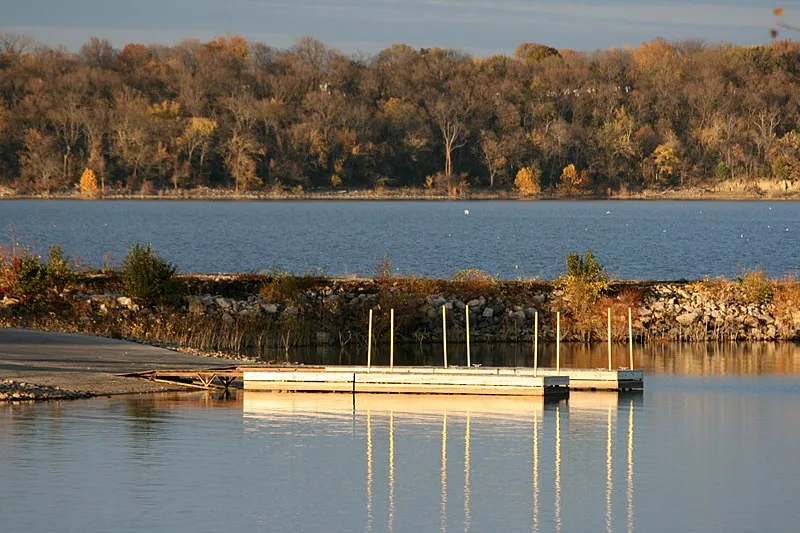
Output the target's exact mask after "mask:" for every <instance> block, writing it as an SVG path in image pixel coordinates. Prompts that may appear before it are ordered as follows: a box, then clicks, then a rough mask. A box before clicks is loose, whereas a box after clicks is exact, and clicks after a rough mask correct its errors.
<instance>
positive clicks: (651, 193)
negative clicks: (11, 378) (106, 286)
mask: <svg viewBox="0 0 800 533" xmlns="http://www.w3.org/2000/svg"><path fill="white" fill-rule="evenodd" d="M762 186H763V187H761V188H753V187H751V186H745V185H744V184H742V183H735V182H731V183H722V184H720V185H719V186H717V187H716V188H714V189H703V188H675V189H662V190H642V191H639V192H619V193H615V194H613V195H592V194H586V195H582V196H574V195H559V194H548V193H540V194H537V195H527V196H526V195H520V194H518V193H516V192H514V191H488V190H487V191H469V192H464V193H461V194H445V193H442V192H437V191H430V190H426V189H417V188H405V189H383V190H375V189H352V190H300V191H292V190H253V191H238V192H237V191H234V190H230V189H208V188H199V189H181V190H177V191H176V190H171V189H164V190H159V191H156V192H151V193H147V194H145V193H132V192H126V191H110V190H107V191H106V192H105V193H103V194H100V193H98V194H94V195H92V196H91V197H88V198H87V196H86V195H85V194H82V193H81V191H80V190H73V191H61V192H50V193H34V192H26V193H18V192H16V191H14V190H12V189H9V188H5V189H4V188H2V187H0V200H167V201H176V200H194V201H203V200H206V201H281V200H286V201H298V200H307V201H347V200H353V201H358V200H367V201H375V200H382V201H492V200H497V201H509V200H518V201H537V200H539V201H557V200H581V201H596V200H644V201H652V200H676V201H680V200H686V201H692V200H719V201H737V200H773V201H774V200H785V201H796V200H800V183H799V184H798V186H795V185H794V184H791V185H788V184H785V183H781V182H775V181H768V182H765V183H762Z"/></svg>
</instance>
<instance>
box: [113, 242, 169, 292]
mask: <svg viewBox="0 0 800 533" xmlns="http://www.w3.org/2000/svg"><path fill="white" fill-rule="evenodd" d="M175 271H176V268H175V267H174V266H173V265H172V264H170V263H168V262H167V261H166V260H165V259H163V258H162V257H161V256H159V255H157V254H156V253H155V252H153V249H152V247H151V246H150V245H149V244H148V245H147V246H142V245H140V244H139V243H134V244H133V245H131V249H130V251H129V252H128V255H127V256H126V257H125V259H123V261H122V283H123V288H124V289H123V290H124V294H125V296H128V297H129V298H130V299H131V300H133V301H134V302H136V303H137V304H140V305H145V306H150V305H155V304H172V303H175V302H176V301H177V299H178V296H179V295H180V290H179V287H178V284H177V282H176V280H175V279H174V277H173V276H174V275H175Z"/></svg>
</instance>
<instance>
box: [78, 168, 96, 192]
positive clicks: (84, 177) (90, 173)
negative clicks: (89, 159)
mask: <svg viewBox="0 0 800 533" xmlns="http://www.w3.org/2000/svg"><path fill="white" fill-rule="evenodd" d="M80 189H81V196H83V197H84V198H95V197H96V196H97V194H98V192H99V188H98V186H97V176H96V175H95V173H94V170H92V169H91V168H87V169H85V170H84V171H83V174H81V181H80Z"/></svg>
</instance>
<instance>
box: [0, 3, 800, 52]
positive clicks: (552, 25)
mask: <svg viewBox="0 0 800 533" xmlns="http://www.w3.org/2000/svg"><path fill="white" fill-rule="evenodd" d="M776 5H780V6H781V7H784V8H785V9H786V15H785V18H786V22H794V23H800V0H793V1H792V2H765V1H763V0H751V1H746V0H699V2H692V1H690V0H674V1H666V0H665V1H654V0H647V1H644V2H633V1H631V0H613V1H605V0H597V1H590V0H577V1H575V0H564V1H558V0H495V1H491V2H487V1H478V0H330V1H327V2H326V1H321V0H0V31H14V32H20V33H25V34H28V35H30V36H32V37H34V38H36V39H37V40H39V41H41V42H45V43H47V44H50V45H55V44H64V45H66V46H67V47H69V48H71V49H77V48H79V47H80V45H81V44H82V43H83V42H85V41H86V40H87V39H88V38H89V37H91V36H97V37H105V38H108V39H109V40H110V41H111V42H112V43H113V44H114V45H115V46H121V45H123V44H125V43H128V42H143V43H161V44H174V43H176V42H177V41H179V40H181V39H184V38H197V39H201V40H207V39H209V38H211V37H213V36H215V35H222V34H226V33H236V34H241V35H244V36H246V37H247V38H248V39H251V40H255V41H261V42H264V43H267V44H270V45H273V46H276V47H280V48H284V47H288V46H291V44H292V43H293V42H294V40H295V39H297V38H298V37H301V36H304V35H310V36H312V37H315V38H317V39H320V40H321V41H323V42H325V43H326V44H328V45H330V46H333V47H337V48H340V49H341V50H342V51H344V52H346V53H351V52H355V51H364V52H368V53H374V52H377V51H379V50H381V49H383V48H386V47H387V46H389V45H391V44H392V43H406V44H409V45H411V46H413V47H428V46H442V47H451V48H460V49H463V50H466V51H468V52H471V53H473V54H476V55H489V54H494V53H505V54H511V53H512V52H513V50H514V48H515V47H516V46H517V44H519V43H520V42H523V41H534V42H539V43H543V44H547V45H550V46H554V47H556V48H575V49H578V50H592V49H596V48H603V49H605V48H608V47H611V46H624V45H638V44H640V43H642V42H644V41H649V40H652V39H654V38H656V37H664V38H666V39H670V40H674V39H685V38H701V39H703V40H705V41H707V42H718V41H726V42H732V43H736V44H744V45H749V44H758V43H764V42H767V41H769V40H770V37H769V30H770V28H771V27H773V26H774V25H775V23H776V19H775V17H774V16H773V14H772V9H773V8H774V7H776ZM785 35H786V36H788V37H792V38H800V34H789V33H786V34H785Z"/></svg>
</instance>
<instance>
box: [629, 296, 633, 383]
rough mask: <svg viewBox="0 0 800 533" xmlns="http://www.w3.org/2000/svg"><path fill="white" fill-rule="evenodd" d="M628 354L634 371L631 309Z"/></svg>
mask: <svg viewBox="0 0 800 533" xmlns="http://www.w3.org/2000/svg"><path fill="white" fill-rule="evenodd" d="M628 354H629V355H630V359H631V365H630V369H631V370H633V320H632V319H631V308H630V307H629V308H628Z"/></svg>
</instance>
